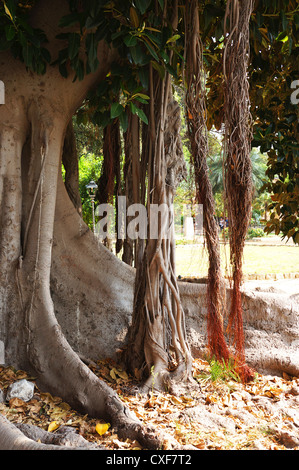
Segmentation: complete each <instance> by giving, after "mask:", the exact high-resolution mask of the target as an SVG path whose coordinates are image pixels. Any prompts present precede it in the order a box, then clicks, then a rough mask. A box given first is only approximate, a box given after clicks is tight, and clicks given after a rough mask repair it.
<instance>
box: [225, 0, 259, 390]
mask: <svg viewBox="0 0 299 470" xmlns="http://www.w3.org/2000/svg"><path fill="white" fill-rule="evenodd" d="M252 10H253V1H252V0H229V1H228V2H227V7H226V14H225V20H224V26H225V37H226V44H225V48H224V53H223V75H224V97H225V102H224V124H225V139H224V141H225V148H224V150H225V193H226V201H227V209H228V218H229V239H230V258H231V264H232V273H233V289H232V300H231V312H230V316H229V328H228V331H229V333H230V334H231V336H232V337H233V344H234V347H235V351H236V354H235V356H236V363H237V367H238V368H239V370H240V373H241V376H242V379H243V380H244V381H246V380H249V379H250V378H252V375H253V372H252V371H251V370H250V369H249V368H248V366H246V364H245V352H244V332H243V312H242V302H241V292H240V286H241V282H242V257H243V251H244V243H245V238H246V234H247V230H248V226H249V223H250V219H251V203H252V174H251V160H250V151H251V139H252V119H251V114H250V97H249V82H248V60H249V22H250V17H251V13H252Z"/></svg>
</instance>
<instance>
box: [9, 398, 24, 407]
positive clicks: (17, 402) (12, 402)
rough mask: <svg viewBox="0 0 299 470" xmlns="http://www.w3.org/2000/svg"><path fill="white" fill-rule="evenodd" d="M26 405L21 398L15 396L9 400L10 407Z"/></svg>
mask: <svg viewBox="0 0 299 470" xmlns="http://www.w3.org/2000/svg"><path fill="white" fill-rule="evenodd" d="M25 406H26V403H25V402H24V401H23V400H21V399H20V398H17V397H15V398H11V399H10V400H9V407H10V408H24V407H25Z"/></svg>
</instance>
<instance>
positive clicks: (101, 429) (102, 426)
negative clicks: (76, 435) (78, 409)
mask: <svg viewBox="0 0 299 470" xmlns="http://www.w3.org/2000/svg"><path fill="white" fill-rule="evenodd" d="M109 428H110V423H98V424H97V425H96V432H97V433H98V434H99V435H100V436H103V434H105V433H106V432H107V431H108V429H109Z"/></svg>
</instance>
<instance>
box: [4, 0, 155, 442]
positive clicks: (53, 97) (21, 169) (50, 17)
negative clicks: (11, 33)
mask: <svg viewBox="0 0 299 470" xmlns="http://www.w3.org/2000/svg"><path fill="white" fill-rule="evenodd" d="M57 11H60V12H61V14H64V13H67V12H68V2H61V1H59V2H58V1H53V2H46V1H44V0H41V1H40V2H38V3H37V5H36V7H35V8H34V9H33V13H32V24H33V25H38V27H44V29H45V32H46V33H47V35H48V39H49V48H50V49H51V48H52V51H51V52H52V54H53V55H52V57H55V53H56V52H55V51H56V50H57V43H56V41H58V40H56V39H55V38H56V35H57V33H58V32H59V28H58V26H57V23H58V21H59V17H58V16H57ZM113 55H114V53H113V52H112V51H111V50H108V47H107V46H106V45H105V44H103V43H102V44H101V47H100V48H99V62H100V64H101V65H100V67H99V70H98V71H97V72H96V73H94V74H90V75H88V76H86V77H85V78H84V80H82V81H80V82H79V81H78V80H77V81H75V82H72V78H73V77H69V78H68V79H65V78H63V77H61V75H60V73H59V71H58V69H57V68H55V67H50V68H49V69H48V71H47V73H46V74H45V75H43V76H42V77H41V76H36V75H34V74H32V73H30V72H27V71H26V69H25V67H24V66H23V64H21V63H20V62H18V61H16V60H15V59H13V58H12V56H11V55H10V54H9V53H1V56H2V61H1V63H2V64H3V65H2V66H1V78H2V79H3V81H4V83H5V88H6V94H7V96H6V104H5V105H2V106H1V108H0V122H1V127H0V139H1V140H0V144H1V145H0V207H1V234H0V247H1V253H0V257H1V274H0V275H1V283H0V285H1V291H0V295H1V297H0V308H1V317H0V322H1V330H0V331H1V337H0V339H1V341H3V343H5V354H6V358H5V359H6V362H8V363H10V364H11V365H14V366H15V367H17V368H23V369H25V370H27V371H31V372H32V373H33V374H34V375H35V376H36V377H37V384H38V385H39V387H40V388H41V389H44V390H45V389H46V390H48V391H50V392H51V393H53V394H55V395H59V396H61V397H62V398H63V399H64V400H65V401H67V402H69V403H70V405H71V406H73V407H74V408H76V409H77V410H79V411H81V412H83V413H88V414H89V415H90V416H94V417H100V418H103V419H107V420H109V421H110V422H111V424H112V426H114V425H115V426H117V427H118V431H119V433H120V434H121V435H125V434H127V435H128V437H131V438H134V439H138V441H139V442H140V443H143V444H144V445H146V446H147V447H151V446H152V447H155V446H156V445H161V442H160V441H159V440H157V439H156V438H155V437H154V438H153V437H152V436H150V438H149V434H148V433H147V431H146V430H145V429H144V427H143V426H142V425H141V423H140V422H139V421H138V420H137V419H136V418H135V417H132V416H130V414H129V413H128V411H127V410H126V409H125V408H124V406H123V405H122V403H121V402H120V400H119V398H118V396H117V394H116V393H115V392H113V391H112V390H111V389H110V388H109V387H108V386H107V385H106V384H105V383H104V382H102V381H101V380H99V379H98V378H97V377H96V376H95V375H94V374H93V373H92V372H91V371H90V369H89V368H88V367H87V366H86V365H84V364H83V363H82V362H81V361H80V359H79V357H78V355H77V354H76V353H75V352H74V351H73V350H72V348H71V347H70V345H69V344H68V343H67V341H66V339H65V337H64V335H63V334H62V332H61V329H60V327H59V324H58V322H57V319H56V317H55V310H54V305H53V301H52V298H51V292H50V277H51V265H52V261H53V259H52V245H53V236H54V217H55V209H56V194H57V187H58V178H59V177H60V178H61V159H62V151H63V145H64V141H65V132H66V128H67V125H68V123H69V122H70V119H71V117H72V115H73V113H74V112H75V110H76V109H77V108H78V106H79V105H80V104H81V103H82V100H83V99H84V97H85V96H86V93H87V92H88V90H90V89H91V87H93V86H95V85H96V83H97V82H98V81H99V80H101V79H102V78H103V77H104V76H105V75H106V73H107V71H108V67H109V64H110V63H111V61H112V60H113ZM78 217H79V215H78ZM81 223H82V226H83V222H82V221H81ZM86 229H87V228H86ZM77 242H78V243H79V242H80V238H78V236H77ZM59 243H65V244H67V243H68V240H67V239H64V240H59ZM77 249H79V248H77ZM83 268H84V264H83ZM98 269H101V267H100V266H99V267H98ZM11 312H14V313H13V315H12V314H11ZM3 426H6V425H5V423H4V424H3V423H2V424H1V428H2V429H3V430H4V428H3ZM4 432H6V431H5V430H4ZM0 434H1V432H0Z"/></svg>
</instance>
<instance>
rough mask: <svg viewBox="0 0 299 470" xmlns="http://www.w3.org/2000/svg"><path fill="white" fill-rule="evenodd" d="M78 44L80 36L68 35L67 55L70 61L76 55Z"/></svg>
mask: <svg viewBox="0 0 299 470" xmlns="http://www.w3.org/2000/svg"><path fill="white" fill-rule="evenodd" d="M80 43H81V38H80V34H78V33H70V34H69V45H68V54H69V58H70V59H71V60H72V59H74V58H75V57H76V55H78V52H79V47H80Z"/></svg>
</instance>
